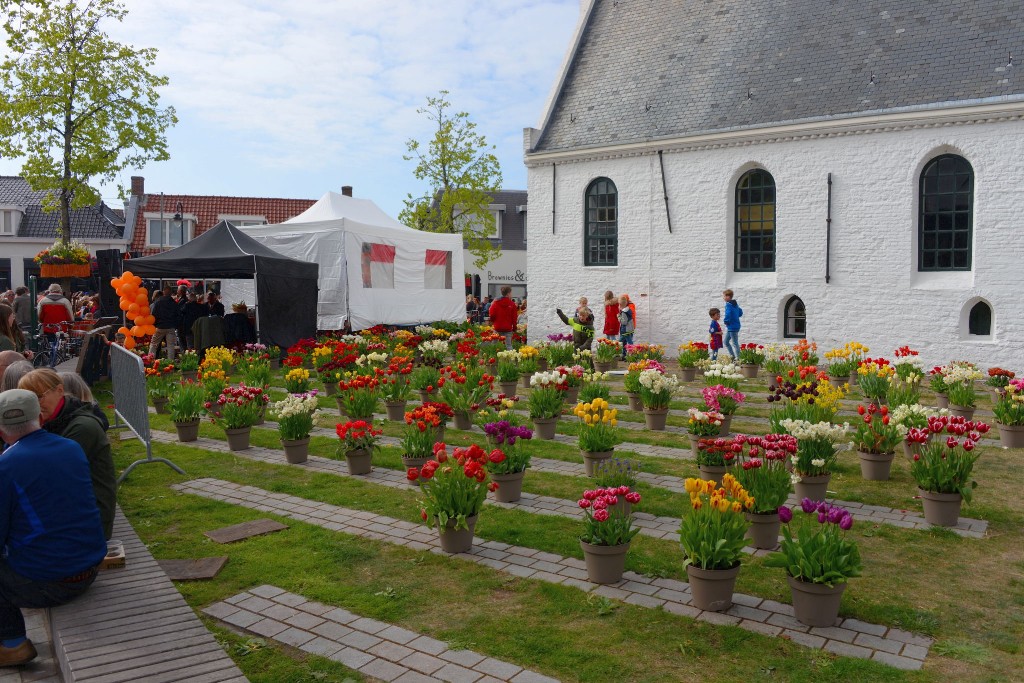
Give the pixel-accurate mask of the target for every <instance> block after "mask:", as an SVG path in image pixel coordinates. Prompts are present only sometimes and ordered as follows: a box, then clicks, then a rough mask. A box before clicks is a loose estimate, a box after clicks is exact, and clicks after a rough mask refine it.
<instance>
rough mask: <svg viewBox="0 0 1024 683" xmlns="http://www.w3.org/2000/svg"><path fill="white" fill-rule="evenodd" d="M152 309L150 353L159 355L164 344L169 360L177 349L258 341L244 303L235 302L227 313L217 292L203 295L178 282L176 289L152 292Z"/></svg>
mask: <svg viewBox="0 0 1024 683" xmlns="http://www.w3.org/2000/svg"><path fill="white" fill-rule="evenodd" d="M150 310H151V311H152V313H153V317H155V318H156V322H155V323H154V326H155V327H156V334H154V335H153V337H152V339H151V341H150V344H149V352H150V353H151V354H153V355H157V354H158V353H159V351H160V347H161V345H165V346H166V353H167V358H169V359H170V360H174V358H175V354H176V353H177V350H178V349H180V350H185V349H196V350H202V349H205V348H209V347H211V346H220V345H227V346H233V345H236V344H248V343H252V342H255V341H256V329H255V325H254V322H253V320H252V318H251V317H250V315H249V307H248V306H247V305H246V304H245V302H244V301H240V302H238V303H235V304H232V306H231V313H226V312H225V308H224V304H223V302H221V300H220V295H219V294H217V293H216V292H212V291H211V292H207V293H206V294H203V292H202V290H199V291H196V290H195V289H193V288H191V287H189V286H187V285H179V286H178V288H177V290H175V289H174V288H173V287H170V286H167V287H164V288H163V289H162V290H159V289H158V290H157V291H155V292H154V293H153V303H152V305H151V307H150ZM211 318H215V319H217V323H216V324H209V319H211ZM204 321H206V322H204Z"/></svg>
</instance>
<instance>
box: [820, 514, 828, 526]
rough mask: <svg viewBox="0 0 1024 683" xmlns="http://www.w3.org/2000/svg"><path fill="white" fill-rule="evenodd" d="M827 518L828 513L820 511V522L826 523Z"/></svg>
mask: <svg viewBox="0 0 1024 683" xmlns="http://www.w3.org/2000/svg"><path fill="white" fill-rule="evenodd" d="M827 519H828V515H826V514H825V513H824V512H819V513H818V524H824V523H825V521H826V520H827Z"/></svg>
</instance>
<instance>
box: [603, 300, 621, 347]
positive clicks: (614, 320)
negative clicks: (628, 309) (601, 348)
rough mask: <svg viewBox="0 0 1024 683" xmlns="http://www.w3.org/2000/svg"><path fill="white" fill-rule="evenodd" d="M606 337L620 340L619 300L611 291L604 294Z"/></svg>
mask: <svg viewBox="0 0 1024 683" xmlns="http://www.w3.org/2000/svg"><path fill="white" fill-rule="evenodd" d="M604 336H605V337H606V338H607V339H618V338H619V300H618V298H616V296H615V292H613V291H612V290H610V289H609V290H608V291H607V292H605V293H604Z"/></svg>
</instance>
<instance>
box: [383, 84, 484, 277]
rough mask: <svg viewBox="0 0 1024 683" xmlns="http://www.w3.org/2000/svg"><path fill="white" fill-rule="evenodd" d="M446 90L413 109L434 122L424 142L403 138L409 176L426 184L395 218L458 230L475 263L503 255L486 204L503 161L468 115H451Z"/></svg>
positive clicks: (432, 229) (436, 229)
mask: <svg viewBox="0 0 1024 683" xmlns="http://www.w3.org/2000/svg"><path fill="white" fill-rule="evenodd" d="M447 97H448V91H447V90H442V91H441V92H440V93H439V95H438V96H437V97H428V98H427V106H426V107H424V108H422V109H417V110H416V111H417V113H419V114H424V115H426V117H427V118H428V119H430V120H431V121H433V122H434V124H435V125H436V126H437V131H436V132H435V133H434V137H433V138H432V139H431V140H430V142H429V143H428V144H427V145H425V146H424V145H421V144H420V143H419V142H417V141H416V140H409V141H408V142H406V149H407V151H408V152H409V154H408V155H407V156H403V158H404V159H405V160H406V161H416V169H415V170H414V171H413V175H414V176H415V177H416V179H417V180H421V181H426V182H427V185H428V189H427V191H426V193H424V194H423V195H421V196H419V197H413V195H412V194H409V195H408V196H407V198H406V200H405V208H404V209H403V210H402V212H401V214H399V216H398V218H399V220H401V221H402V222H403V223H405V224H406V225H408V226H409V227H411V228H416V229H417V230H426V231H429V232H446V233H462V236H463V237H464V238H465V240H466V245H467V248H468V249H469V251H470V253H472V254H473V256H475V257H476V259H475V261H474V263H475V264H476V267H477V268H483V267H484V266H486V265H487V263H488V262H489V261H491V260H492V259H494V258H496V257H497V256H498V255H499V254H501V248H500V247H498V246H496V245H494V244H492V243H491V241H490V238H491V237H493V236H494V234H495V232H496V230H497V228H496V227H495V225H494V215H493V214H492V213H491V211H490V210H489V209H488V205H489V204H490V203H491V202H492V201H493V200H492V197H494V195H495V194H497V193H498V192H499V191H500V189H501V166H500V164H499V163H498V157H496V156H494V154H493V152H492V150H493V149H494V147H493V146H492V145H488V144H487V139H486V138H485V137H484V136H483V135H482V134H480V133H479V132H477V129H476V124H475V123H473V122H472V121H471V120H470V119H469V114H467V113H466V112H459V113H457V114H452V113H451V112H450V111H449V110H450V108H451V103H450V102H449V101H448V99H447Z"/></svg>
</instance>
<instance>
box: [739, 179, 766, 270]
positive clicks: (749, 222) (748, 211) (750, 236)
mask: <svg viewBox="0 0 1024 683" xmlns="http://www.w3.org/2000/svg"><path fill="white" fill-rule="evenodd" d="M735 252H736V259H735V262H734V265H733V269H734V270H737V271H744V270H754V271H756V270H766V271H772V270H775V179H774V178H772V174H771V173H769V172H768V171H765V170H763V169H760V168H757V169H754V170H753V171H747V172H746V173H744V174H743V176H742V177H741V178H740V179H739V182H737V183H736V249H735Z"/></svg>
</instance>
